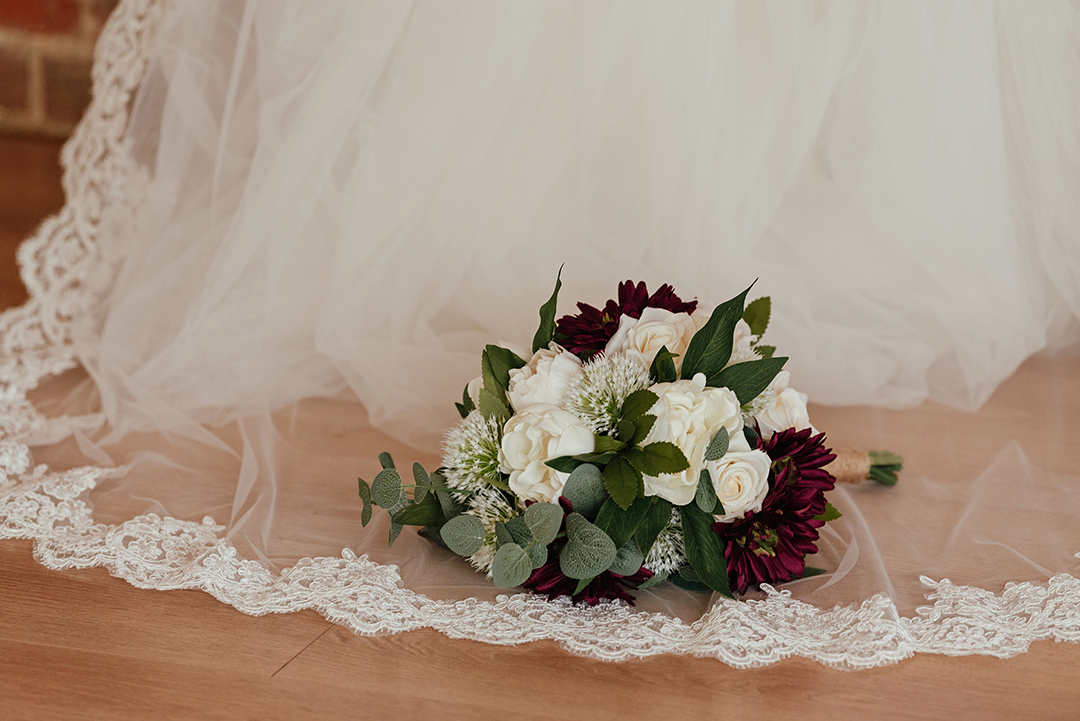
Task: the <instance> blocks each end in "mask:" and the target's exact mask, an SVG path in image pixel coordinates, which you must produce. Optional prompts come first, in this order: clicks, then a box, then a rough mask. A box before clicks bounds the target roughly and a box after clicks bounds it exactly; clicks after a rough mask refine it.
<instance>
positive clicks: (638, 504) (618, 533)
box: [595, 497, 652, 548]
mask: <svg viewBox="0 0 1080 721" xmlns="http://www.w3.org/2000/svg"><path fill="white" fill-rule="evenodd" d="M651 507H652V498H645V497H640V498H635V499H634V502H633V503H632V504H630V507H629V508H626V509H624V508H620V507H619V505H618V504H617V503H615V500H614V499H612V498H609V499H608V500H607V501H605V502H604V505H603V506H601V507H600V512H599V513H597V514H596V521H595V523H596V527H597V528H599V529H600V530H601V531H603V532H604V533H606V534H607V535H608V537H609V538H610V539H611V542H612V543H614V544H615V548H622V547H623V546H625V545H626V543H627V541H629V540H630V539H631V538H632V537H633V535H634V532H635V531H636V530H637V529H638V526H640V525H641V520H642V519H643V518H644V517H645V514H646V513H647V512H648V510H649V508H651Z"/></svg>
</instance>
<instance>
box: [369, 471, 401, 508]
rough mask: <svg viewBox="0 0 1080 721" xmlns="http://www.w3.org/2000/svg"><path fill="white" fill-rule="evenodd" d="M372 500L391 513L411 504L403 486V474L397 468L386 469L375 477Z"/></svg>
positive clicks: (372, 485)
mask: <svg viewBox="0 0 1080 721" xmlns="http://www.w3.org/2000/svg"><path fill="white" fill-rule="evenodd" d="M371 500H373V501H374V502H375V504H376V505H378V506H381V507H382V508H385V509H386V510H388V511H390V512H391V513H394V512H395V511H397V510H398V509H399V508H401V507H403V506H404V505H405V504H406V503H408V502H409V499H408V498H407V497H406V496H405V488H404V487H403V486H402V485H401V474H400V473H398V472H397V469H396V468H393V467H390V468H384V469H382V470H381V471H379V473H378V475H376V476H375V480H374V481H372V482H371Z"/></svg>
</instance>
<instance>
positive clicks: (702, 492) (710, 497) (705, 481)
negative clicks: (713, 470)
mask: <svg viewBox="0 0 1080 721" xmlns="http://www.w3.org/2000/svg"><path fill="white" fill-rule="evenodd" d="M718 501H719V499H718V498H717V497H716V490H715V489H714V488H713V485H712V478H711V477H710V476H709V472H708V471H707V470H705V469H704V468H702V469H701V475H700V476H699V477H698V482H697V491H696V492H695V493H694V503H696V504H697V507H698V508H700V509H701V510H703V511H705V513H710V514H711V513H712V512H713V510H714V509H715V508H716V504H717V502H718Z"/></svg>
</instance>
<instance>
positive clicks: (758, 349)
mask: <svg viewBox="0 0 1080 721" xmlns="http://www.w3.org/2000/svg"><path fill="white" fill-rule="evenodd" d="M754 352H755V353H757V354H758V355H759V356H760V357H762V358H772V357H773V356H774V355H775V354H776V346H774V345H756V346H754Z"/></svg>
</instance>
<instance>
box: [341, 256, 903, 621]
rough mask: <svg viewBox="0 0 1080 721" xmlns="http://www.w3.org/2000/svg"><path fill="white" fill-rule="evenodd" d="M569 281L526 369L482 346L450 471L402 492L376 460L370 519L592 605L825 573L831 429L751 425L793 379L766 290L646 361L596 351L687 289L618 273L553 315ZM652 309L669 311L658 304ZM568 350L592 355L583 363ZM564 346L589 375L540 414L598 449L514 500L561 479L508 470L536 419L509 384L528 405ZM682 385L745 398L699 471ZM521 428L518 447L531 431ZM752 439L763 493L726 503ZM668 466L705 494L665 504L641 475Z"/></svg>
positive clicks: (688, 309)
mask: <svg viewBox="0 0 1080 721" xmlns="http://www.w3.org/2000/svg"><path fill="white" fill-rule="evenodd" d="M561 285H562V282H561V270H560V277H559V278H558V279H557V280H556V285H555V290H554V292H553V293H552V295H551V297H550V298H549V299H548V300H547V302H545V303H544V305H543V306H542V307H541V309H540V314H539V315H540V324H539V327H538V329H537V331H536V333H535V335H534V337H533V344H532V345H533V353H534V359H533V360H532V361H531V362H530V366H529V368H525V366H526V365H527V363H526V361H525V359H522V358H520V357H518V356H517V355H515V354H514V353H513V352H512V351H509V350H507V349H506V348H503V347H500V346H495V345H488V346H486V347H485V349H484V351H483V353H482V357H481V383H480V388H479V390H478V391H474V395H470V393H469V391H468V389H466V392H465V393H463V396H462V401H461V403H457V404H456V405H457V407H458V410H459V412H460V414H461V416H462V421H461V423H459V424H458V425H457V426H456V427H455V428H453V429H451V431H450V432H449V433H448V435H447V440H446V444H445V456H444V464H445V465H444V467H442V468H439V469H436V470H435V471H434V472H432V473H431V474H428V473H427V471H426V470H425V469H424V468H423V467H421V466H420V465H419V464H414V466H413V480H414V483H413V484H410V485H408V486H406V485H405V483H404V481H403V479H402V476H401V474H400V473H399V472H398V470H397V469H396V467H395V465H394V461H393V459H392V458H390V456H389V455H388V454H382V455H380V462H381V464H382V466H383V470H382V471H380V473H379V474H378V475H377V476H376V477H375V479H374V480H373V481H372V483H371V484H370V485H368V484H367V483H366V482H365V481H363V480H361V481H360V483H359V491H360V497H361V500H362V501H363V503H364V508H363V513H362V517H361V520H362V522H363V524H364V525H367V523H368V522H369V521H370V519H371V513H372V508H373V507H374V506H376V505H377V506H379V507H381V508H384V509H386V510H387V511H388V513H389V514H390V517H391V530H390V542H391V544H393V541H394V539H395V538H396V537H397V535H398V534H399V533H400V531H401V529H402V527H403V526H405V525H416V526H422V527H423V529H424V530H423V533H424V535H425V536H426V537H428V538H429V539H431V540H432V541H433V542H435V543H438V544H440V545H443V546H444V547H446V548H448V549H449V550H451V551H453V552H455V553H457V554H458V555H461V556H463V557H466V558H468V559H469V560H470V562H471V563H472V564H473V566H474V567H476V568H477V569H478V570H481V571H486V572H487V573H488V574H489V575H490V577H491V578H492V580H493V581H494V582H495V583H496V585H499V586H501V587H506V588H511V587H516V586H523V587H525V588H528V589H531V590H534V591H535V592H537V593H544V594H547V595H548V596H550V597H551V598H555V597H557V596H561V595H567V596H570V597H572V598H573V600H574V601H575V602H582V603H588V604H595V603H598V602H600V601H601V600H604V599H618V600H623V601H627V602H632V598H633V597H632V596H631V595H630V591H632V590H634V589H642V588H647V587H650V586H653V585H656V584H658V583H662V582H664V581H665V580H668V579H670V580H671V581H673V582H675V583H677V584H679V585H681V586H683V587H686V588H694V589H699V590H711V591H716V592H719V593H721V594H724V595H728V596H732V595H733V593H741V592H745V591H746V590H747V589H748V588H749V587H750V586H751V585H754V584H760V583H764V582H774V583H776V582H783V581H788V580H792V579H794V578H799V577H802V576H804V575H811V574H812V573H814V572H816V570H815V569H808V568H806V566H805V557H806V556H807V555H809V554H812V553H815V552H816V541H817V538H818V531H817V529H818V528H820V527H821V526H822V525H824V524H825V523H826V522H828V521H829V520H832V519H833V518H837V517H839V513H838V512H837V511H836V509H835V508H833V507H832V506H831V505H829V504H828V503H827V502H826V501H825V496H824V494H825V493H826V492H827V491H828V490H831V489H832V487H833V484H834V482H835V479H833V477H832V476H831V475H830V474H829V473H828V471H827V470H825V466H826V465H827V464H828V463H829V461H831V460H832V459H833V458H834V456H833V455H832V454H831V453H830V452H829V450H828V449H827V448H825V446H824V434H820V433H816V432H812V430H811V429H810V428H805V429H803V430H797V429H796V428H794V427H792V428H788V429H786V430H781V431H779V432H776V433H774V434H773V435H772V437H771V438H768V439H762V438H760V437H759V436H758V434H757V432H756V430H757V428H756V427H755V425H754V424H753V423H752V421H753V419H754V417H755V414H757V413H762V412H765V411H766V410H767V409H768V408H771V407H772V406H773V405H774V404H779V403H780V399H781V392H780V391H781V390H782V389H783V388H786V387H787V386H786V382H787V381H786V374H785V376H784V379H782V380H781V384H780V385H779V386H777V387H773V385H772V384H773V381H774V379H776V378H777V374H778V373H779V372H780V370H781V369H782V368H783V366H784V364H785V362H786V361H787V358H783V357H774V352H775V349H774V348H772V347H771V346H763V345H760V340H761V337H762V335H763V334H764V332H765V330H766V327H767V326H768V322H769V318H770V315H771V304H770V302H769V299H768V298H759V299H757V300H755V301H753V302H751V303H750V304H748V305H747V304H746V297H747V294H748V292H749V290H750V289H749V288H748V289H747V290H746V291H743V292H742V293H741V294H739V295H737V296H736V297H734V298H732V299H731V300H729V301H728V302H726V303H723V304H721V305H719V306H717V307H716V308H715V309H714V310H713V311H712V313H711V314H709V318H708V320H707V321H704V324H703V325H701V326H700V328H699V329H698V330H696V332H694V333H693V335H692V337H689V341H688V342H687V341H686V340H685V338H686V337H688V336H683V338H684V340H681V341H679V343H682V344H685V345H681V346H680V347H678V348H676V350H677V351H681V352H682V357H681V358H679V353H677V352H669V350H668V347H667V346H666V345H665V346H664V347H661V348H660V349H659V350H655V346H653V348H654V350H653V351H651V352H650V354H649V356H648V357H647V358H646V359H645V363H649V359H651V364H649V365H648V367H646V366H645V365H643V363H642V361H639V360H637V359H635V358H631V357H629V356H626V355H623V354H621V353H617V352H613V353H612V354H611V355H610V356H609V355H607V354H605V353H601V351H603V350H604V349H605V347H606V346H607V345H608V342H609V341H610V340H612V338H613V337H614V335H615V333H616V331H617V330H618V329H619V327H620V323H623V321H622V318H623V316H629V317H630V318H634V319H639V318H641V315H642V312H643V311H644V310H645V309H646V308H657V309H660V310H661V311H666V312H667V313H668V314H669V315H674V314H680V313H682V314H686V315H684V316H680V317H681V318H684V319H685V318H687V317H688V316H689V314H691V313H694V312H695V311H696V309H697V301H696V300H695V301H690V302H684V301H682V300H681V299H680V298H679V296H677V295H676V294H675V292H674V289H673V288H672V287H671V286H669V285H664V286H661V287H660V288H659V289H658V290H657V291H656V292H655V293H653V294H652V295H650V294H649V293H648V290H647V288H646V286H645V284H644V283H637V284H635V283H633V282H631V281H626V282H624V283H621V284H620V285H619V292H618V300H610V301H608V302H607V304H606V305H605V306H604V309H603V310H600V309H597V308H594V307H592V306H589V305H586V304H584V303H578V309H579V313H578V314H577V315H573V316H564V317H563V318H561V319H560V320H559V321H558V322H556V321H555V313H556V305H557V301H558V294H559V290H560V288H561ZM649 317H650V318H652V317H665V316H663V313H659V315H656V314H655V312H654V313H651V314H650V316H649ZM680 322H682V321H680ZM686 322H689V321H686ZM641 323H642V324H643V325H644V324H645V323H646V321H645V320H644V319H642V320H641ZM695 327H696V326H695ZM740 328H741V330H740ZM737 336H738V338H737ZM668 337H670V338H676V339H677V338H678V336H670V335H669V336H665V338H668ZM549 348H550V350H549ZM564 349H565V350H566V351H570V352H571V353H573V354H576V355H577V356H579V357H580V358H582V359H584V360H585V363H584V365H582V364H581V363H579V362H578V361H577V360H575V359H574V358H573V356H569V354H565V353H564ZM545 353H546V354H547V356H544V354H545ZM560 353H564V355H563V356H561V357H570V358H571V360H573V363H571V364H570V365H569V367H570V369H571V370H572V371H574V372H575V373H578V375H576V376H575V377H574V378H573V380H572V381H570V382H569V383H568V385H566V392H565V395H563V396H562V398H563V400H562V401H561V404H562V405H561V407H560V408H555V407H554V406H550V405H548V406H544V408H548V409H550V411H551V412H552V413H556V412H557V413H562V414H563V416H564V417H569V418H570V420H571V421H572V425H573V424H577V427H578V428H581V427H583V428H584V429H585V430H582V431H580V432H581V433H585V434H586V436H585V438H586V439H587V438H588V437H589V436H588V434H589V433H591V434H592V441H591V445H592V450H591V451H590V452H588V453H576V454H572V455H562V456H556V457H548V456H546V455H545V456H543V457H542V464H541V461H536V463H538V464H541V465H540V467H539V468H537V469H533V471H534V475H535V474H537V473H539V474H540V475H541V477H542V478H547V477H549V476H550V477H552V478H555V477H557V478H558V479H559V481H558V486H557V487H556V490H555V491H554V493H555V494H556V496H557V497H552V496H544V497H543V500H542V501H537V500H536V498H535V497H532V498H530V497H526V496H523V495H519V494H520V493H522V492H523V491H522V488H536V487H540V488H550V486H546V487H545V486H543V485H542V484H541V485H533V486H525V487H522V486H513V485H512V484H513V483H517V482H518V481H516V480H513V479H516V478H518V477H517V476H511V475H509V474H508V472H507V468H506V463H507V461H506V460H505V458H504V455H503V451H504V450H505V449H504V448H503V446H502V444H503V443H516V442H519V441H521V439H522V438H523V437H522V436H514V435H513V434H512V433H511V430H510V427H511V426H510V425H508V423H510V422H511V421H512V420H513V421H514V422H516V423H517V422H526V421H524V420H522V421H519V420H518V419H527V417H528V414H527V413H525V412H524V411H523V410H522V405H523V403H524V402H523V401H521V400H520V399H521V390H520V386H519V387H518V389H517V390H515V391H514V395H513V398H514V399H515V400H514V404H516V405H517V406H518V407H517V408H515V407H514V406H513V405H512V404H511V402H510V399H511V395H512V394H511V393H510V390H511V386H512V385H513V384H514V383H515V380H514V379H515V378H516V377H517V378H520V377H529V378H531V380H530V381H529V382H530V383H535V382H536V380H537V378H540V379H541V384H542V383H543V382H545V381H544V380H543V379H544V378H545V376H542V375H540V376H537V375H536V374H538V373H541V372H549V370H543V369H541V367H540V366H539V365H537V364H538V363H539V362H540V361H538V360H537V359H541V358H548V359H550V358H551V357H553V356H559V354H560ZM638 357H641V356H640V355H639V356H638ZM676 358H679V364H681V369H679V368H678V367H677V364H676ZM545 362H548V361H545ZM560 362H562V361H560ZM574 363H576V364H577V365H578V366H580V369H575V368H574ZM564 365H565V364H564ZM522 374H524V375H522ZM702 379H704V380H702ZM676 383H686V384H689V385H686V386H679V389H681V390H680V393H682V394H683V396H682V397H684V398H690V399H691V400H692V399H693V398H697V397H705V396H704V395H703V391H702V385H701V384H702V383H704V390H705V391H708V390H709V389H710V388H711V389H720V390H719V391H716V392H719V393H721V395H720V396H719V398H729V399H731V400H730V401H721V400H717V401H716V403H723V402H727V403H729V405H728V406H726V407H729V408H734V409H735V419H736V420H735V421H734V423H736V424H737V425H734V426H732V428H733V429H736V430H737V429H738V428H739V427H740V425H738V424H743V425H741V427H742V429H743V434H745V436H746V439H747V443H745V444H744V443H742V436H741V435H740V436H739V437H738V438H737V439H732V438H730V436H729V434H728V430H727V429H726V428H725V427H724V426H722V425H721V426H719V427H718V428H715V429H714V430H710V431H709V433H710V434H711V438H710V437H705V438H704V439H703V440H702V441H701V442H702V443H705V442H706V441H707V443H706V445H707V449H706V450H705V451H704V457H702V456H701V455H698V456H696V459H697V460H696V461H695V462H696V463H700V464H702V465H701V466H700V467H694V468H691V459H689V458H688V457H687V455H686V453H684V450H683V448H682V447H680V446H679V445H677V444H676V443H674V442H672V441H671V440H667V438H668V437H667V436H663V435H660V436H657V434H656V433H655V432H654V431H655V429H656V428H667V424H668V423H670V422H672V421H670V418H671V416H669V415H668V413H669V411H668V410H666V409H667V406H665V404H664V403H661V402H660V395H659V394H660V393H668V392H670V391H668V390H663V389H667V388H669V387H670V386H671V384H676ZM665 384H667V385H665ZM471 386H472V384H470V387H471ZM553 387H556V386H551V385H549V386H548V388H553ZM688 388H689V389H691V390H686V389H688ZM693 389H696V390H693ZM785 393H794V391H785ZM687 394H689V395H687ZM695 394H702V395H700V396H699V395H695ZM724 394H727V395H724ZM665 397H667V396H665ZM709 397H710V398H712V396H709ZM735 401H737V403H736V402H735ZM544 403H547V401H546V400H545V401H544ZM665 403H666V401H665ZM804 406H805V403H803V406H802V409H803V410H802V412H803V416H802V417H803V418H805V417H806V416H805V407H804ZM717 407H723V406H717ZM525 408H526V409H528V408H529V406H528V405H525ZM532 408H536V406H532ZM515 411H517V414H515ZM541 412H543V411H541ZM567 413H569V414H570V415H569V416H567ZM725 413H728V411H725ZM523 414H524V415H523ZM552 417H553V418H554V416H552ZM660 417H663V419H664V421H663V423H661V420H660ZM728 417H729V416H728ZM743 417H745V418H746V419H747V420H746V421H745V422H744V420H743ZM716 422H719V421H716ZM746 422H749V423H750V425H745V423H746ZM781 427H782V426H781ZM504 429H505V434H506V435H505V437H504ZM545 432H550V430H549V431H545ZM559 432H563V431H559ZM576 432H578V431H576ZM665 432H667V431H665ZM515 433H516V431H515ZM525 438H526V440H525V441H522V442H527V443H532V441H529V440H527V437H525ZM553 438H554V437H553ZM736 441H737V442H736ZM553 442H554V441H553ZM747 446H749V448H750V451H749V453H750V454H755V453H756V454H758V455H756V456H754V458H755V459H756V460H755V461H754V463H755V464H756V465H753V466H752V467H753V468H755V469H756V470H755V471H754V473H756V474H757V475H756V476H755V478H757V479H758V480H757V481H755V482H754V485H751V486H748V487H750V488H753V489H760V490H755V491H754V493H755V494H761V495H756V496H755V498H756V499H757V505H752V504H751V501H743V505H742V506H740V507H739V508H738V509H735V511H734V512H730V513H729V511H731V509H730V508H729V509H727V510H725V503H727V501H725V502H724V503H721V502H719V500H718V498H717V494H718V493H720V491H719V490H716V489H717V488H718V486H716V487H714V481H713V477H712V476H711V475H710V474H711V473H713V472H715V473H720V472H721V471H720V470H715V469H714V471H710V470H709V468H710V467H711V466H709V464H710V463H713V464H716V463H728V462H729V461H730V463H733V464H737V463H738V462H739V459H740V458H742V456H741V455H739V454H743V455H745V454H746V453H747V451H745V450H741V449H745V448H746V447H747ZM546 447H547V446H545V448H546ZM551 447H552V448H553V447H555V446H551ZM579 447H581V446H579ZM687 447H689V446H687ZM697 447H698V448H702V447H703V446H697ZM545 452H546V451H545ZM697 453H699V454H700V453H702V451H697ZM729 454H730V455H729ZM761 454H766V455H767V459H764V456H762V455H761ZM530 457H531V456H530ZM529 462H530V463H532V462H533V461H529ZM876 462H877V465H876V469H877V470H876V476H875V479H876V480H879V481H881V482H883V483H888V482H889V481H890V480H891V481H893V482H895V477H896V473H897V472H898V471H899V470H900V467H901V463H902V461H901V459H900V458H899V456H895V455H894V454H888V453H885V452H881V453H879V454H878V456H877V457H876ZM766 467H767V469H768V478H767V484H766V482H765V476H764V469H765V468H766ZM529 468H532V466H529ZM717 468H718V467H717ZM514 473H518V474H521V473H523V471H521V470H520V468H519V470H516V471H514ZM552 474H554V475H552ZM681 474H691V475H681ZM661 477H668V478H671V477H674V478H676V479H689V480H677V482H678V483H683V484H684V485H682V486H679V488H687V486H686V485H685V484H687V483H691V482H693V483H694V486H693V487H690V488H689V490H694V495H693V496H692V498H693V500H691V501H690V503H688V504H686V505H675V504H674V503H673V502H672V501H677V502H678V503H679V504H684V503H685V500H683V499H684V496H682V495H678V496H671V498H672V500H668V499H667V498H665V497H661V496H660V495H653V494H647V488H646V483H647V482H648V483H655V482H658V479H660V478H661ZM650 479H651V480H650ZM545 482H546V481H545ZM530 483H536V482H535V481H530ZM716 483H719V481H716ZM515 488H517V492H515ZM650 488H655V487H653V486H650ZM529 492H530V493H531V492H532V491H529ZM545 492H549V491H545ZM655 492H656V493H658V494H659V493H666V491H664V490H662V489H661V490H659V491H655ZM751 500H752V499H751ZM717 514H719V515H717ZM721 517H723V518H721Z"/></svg>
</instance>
